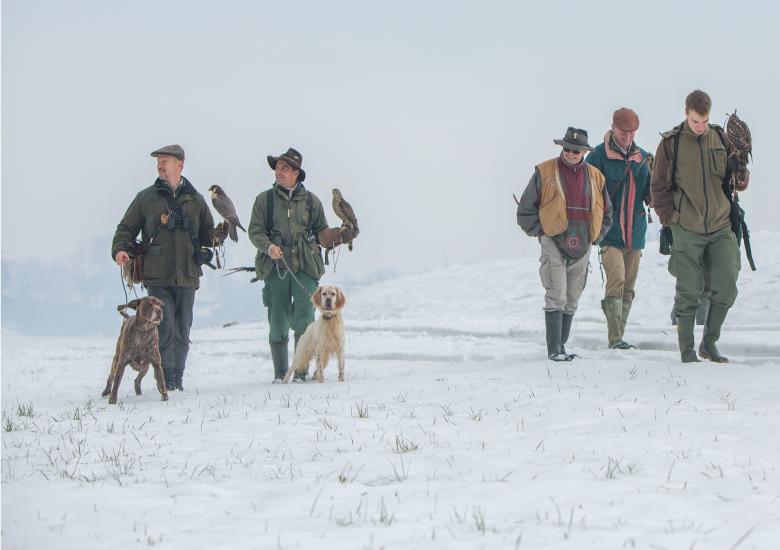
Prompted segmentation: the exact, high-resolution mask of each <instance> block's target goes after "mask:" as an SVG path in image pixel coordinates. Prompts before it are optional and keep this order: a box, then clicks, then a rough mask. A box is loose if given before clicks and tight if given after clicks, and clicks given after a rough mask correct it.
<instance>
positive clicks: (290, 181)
mask: <svg viewBox="0 0 780 550" xmlns="http://www.w3.org/2000/svg"><path fill="white" fill-rule="evenodd" d="M302 162H303V157H302V155H301V154H300V153H299V152H298V151H296V150H295V149H292V148H290V149H288V150H287V152H285V153H283V154H281V155H279V156H278V157H274V156H270V155H269V156H268V165H269V166H270V167H271V168H272V169H273V170H274V174H275V176H276V182H275V183H274V185H273V187H271V189H268V190H266V191H263V192H262V193H260V194H259V195H257V198H256V199H255V204H254V206H253V207H252V216H251V219H250V221H249V228H248V234H249V240H250V241H252V244H253V245H255V248H257V255H256V257H255V272H256V274H257V278H258V279H261V280H263V281H264V283H265V285H264V287H263V305H264V306H265V307H267V308H268V323H269V325H270V333H269V335H268V341H269V343H270V346H271V359H272V361H273V365H274V380H273V382H274V383H279V382H281V380H282V379H283V378H284V375H285V374H286V373H287V368H288V365H289V360H288V350H287V344H288V341H289V333H290V329H291V328H292V330H293V332H294V333H295V343H296V345H297V343H298V340H299V339H300V337H301V336H302V335H303V333H304V331H305V330H306V327H308V326H309V324H310V323H312V322H313V321H314V305H313V304H312V302H311V295H312V294H313V293H314V291H315V290H316V289H317V285H318V284H319V280H320V278H321V277H322V275H323V274H324V273H325V266H324V264H323V261H322V254H321V251H320V246H319V242H318V237H319V236H322V237H323V238H324V236H325V234H326V233H328V231H329V228H328V222H327V221H326V219H325V212H324V210H323V207H322V202H320V199H318V198H317V196H316V195H314V193H312V192H311V191H309V190H307V189H306V188H305V187H304V186H303V180H304V179H306V172H305V171H304V170H303V168H301V164H302ZM269 203H270V204H269ZM334 231H336V233H338V230H334ZM331 241H332V238H331ZM329 244H330V245H331V246H332V244H333V243H332V242H331V243H329ZM323 245H325V246H327V245H326V244H325V243H323ZM296 379H297V380H301V379H305V373H301V374H300V375H299V374H298V373H296Z"/></svg>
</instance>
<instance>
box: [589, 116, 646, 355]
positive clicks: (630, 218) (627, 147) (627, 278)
mask: <svg viewBox="0 0 780 550" xmlns="http://www.w3.org/2000/svg"><path fill="white" fill-rule="evenodd" d="M638 129H639V117H638V116H637V114H636V113H635V112H634V111H633V110H631V109H627V108H625V107H622V108H620V109H618V110H617V111H615V112H614V113H613V114H612V128H611V129H610V131H609V132H607V134H606V135H605V136H604V141H603V143H600V144H598V145H597V146H596V147H595V148H594V149H593V151H592V152H591V153H590V154H589V155H588V158H587V159H585V161H586V162H587V163H589V164H592V165H593V166H595V167H596V168H598V169H599V170H601V172H602V173H603V174H604V177H605V178H606V181H607V193H609V198H610V202H611V203H612V208H613V218H612V219H613V220H614V223H613V225H612V228H611V229H610V230H609V233H607V235H606V236H605V237H604V239H603V240H602V241H601V243H599V254H600V256H601V261H602V263H603V265H604V271H605V273H606V274H607V283H606V289H605V291H604V299H603V300H602V301H601V309H602V310H603V311H604V315H605V317H606V318H607V342H608V345H609V347H610V348H612V349H629V348H635V347H636V346H634V345H632V344H629V343H628V342H626V341H625V340H624V339H623V333H624V332H625V330H626V321H627V320H628V313H629V312H630V311H631V304H632V303H633V300H634V296H635V292H634V285H635V284H636V278H637V274H638V273H639V260H640V258H641V257H642V249H643V248H644V247H645V233H646V232H647V216H646V215H645V203H649V202H650V170H649V167H648V159H647V156H648V154H647V151H645V150H644V149H642V148H641V147H639V146H638V145H637V144H636V142H634V137H635V136H636V131H637V130H638Z"/></svg>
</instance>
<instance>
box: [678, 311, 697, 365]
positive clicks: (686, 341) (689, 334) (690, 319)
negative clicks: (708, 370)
mask: <svg viewBox="0 0 780 550" xmlns="http://www.w3.org/2000/svg"><path fill="white" fill-rule="evenodd" d="M695 322H696V317H695V316H694V315H684V316H682V315H678V316H677V342H678V345H679V347H680V360H681V361H682V362H683V363H698V362H699V358H698V357H696V352H695V351H694V350H693V324H694V323H695Z"/></svg>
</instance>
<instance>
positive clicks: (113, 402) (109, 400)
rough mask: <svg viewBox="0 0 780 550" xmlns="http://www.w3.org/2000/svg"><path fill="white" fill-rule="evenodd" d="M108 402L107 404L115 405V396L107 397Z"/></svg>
mask: <svg viewBox="0 0 780 550" xmlns="http://www.w3.org/2000/svg"><path fill="white" fill-rule="evenodd" d="M108 404H109V405H116V397H109V398H108Z"/></svg>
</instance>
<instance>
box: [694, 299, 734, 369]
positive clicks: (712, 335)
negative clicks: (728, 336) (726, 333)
mask: <svg viewBox="0 0 780 550" xmlns="http://www.w3.org/2000/svg"><path fill="white" fill-rule="evenodd" d="M728 312H729V310H728V308H725V307H723V306H719V305H715V304H710V308H709V311H708V312H707V321H706V322H705V323H704V334H703V335H702V339H701V344H699V357H701V358H702V359H709V360H710V361H712V362H714V363H728V362H729V359H728V357H725V356H723V355H721V354H720V352H719V351H718V347H717V346H716V345H715V343H716V342H717V341H718V339H719V338H720V328H721V327H722V326H723V321H725V320H726V314H727V313H728Z"/></svg>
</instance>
